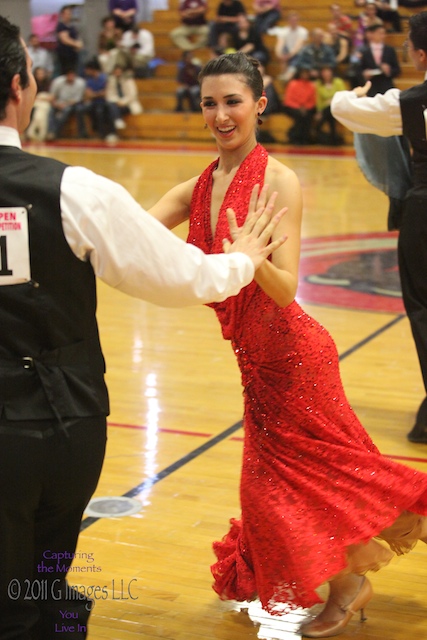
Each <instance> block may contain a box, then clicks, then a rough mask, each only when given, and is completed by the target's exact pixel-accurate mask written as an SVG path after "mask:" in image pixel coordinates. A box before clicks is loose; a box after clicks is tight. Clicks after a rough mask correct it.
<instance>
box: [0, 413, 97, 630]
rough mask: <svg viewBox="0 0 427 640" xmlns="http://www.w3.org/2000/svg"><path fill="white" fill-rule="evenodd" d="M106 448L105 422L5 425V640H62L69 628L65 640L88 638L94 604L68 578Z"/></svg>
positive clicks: (1, 470)
mask: <svg viewBox="0 0 427 640" xmlns="http://www.w3.org/2000/svg"><path fill="white" fill-rule="evenodd" d="M105 444H106V419H105V417H104V416H96V417H90V418H78V419H66V420H64V424H63V428H62V429H61V428H59V425H58V424H57V423H56V421H54V420H51V421H41V420H37V421H25V422H15V421H5V420H0V638H1V640H12V639H13V640H54V639H55V640H58V637H60V636H59V635H58V632H59V631H61V630H62V626H61V625H63V624H65V625H66V626H67V628H68V629H69V631H67V632H66V633H65V635H66V637H67V638H69V639H73V640H74V639H75V640H77V639H78V640H81V639H83V638H85V637H86V627H87V621H88V618H89V613H90V608H91V602H90V601H89V600H87V599H86V598H85V597H81V595H83V596H84V594H81V595H80V596H79V592H77V591H75V590H71V589H70V588H69V587H68V586H67V582H66V574H67V567H68V566H69V565H70V564H71V562H72V558H73V555H74V552H75V549H76V545H77V538H78V535H79V530H80V524H81V519H82V515H83V512H84V509H85V508H86V506H87V503H88V502H89V500H90V498H91V496H92V494H93V493H94V491H95V489H96V485H97V483H98V479H99V475H100V473H101V468H102V463H103V459H104V453H105ZM87 551H89V550H87ZM92 551H93V550H92ZM58 554H66V555H65V557H64V556H58ZM58 557H60V558H63V559H60V560H59V561H58V559H57V558H58ZM61 612H62V613H61ZM64 612H65V614H66V615H65V617H64ZM71 627H72V630H71Z"/></svg>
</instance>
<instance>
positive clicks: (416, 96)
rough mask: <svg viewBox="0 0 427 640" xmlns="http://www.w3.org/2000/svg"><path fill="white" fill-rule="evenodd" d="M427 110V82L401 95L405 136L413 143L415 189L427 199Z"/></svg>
mask: <svg viewBox="0 0 427 640" xmlns="http://www.w3.org/2000/svg"><path fill="white" fill-rule="evenodd" d="M426 109H427V82H424V83H423V84H419V85H416V86H415V87H411V88H410V89H406V91H402V92H401V93H400V111H401V113H402V129H403V135H404V136H406V137H407V138H408V140H409V141H410V143H411V146H412V149H413V154H412V171H413V182H414V188H415V190H416V191H417V192H418V193H423V195H424V197H427V139H426V138H427V136H426V123H425V119H424V111H425V110H426Z"/></svg>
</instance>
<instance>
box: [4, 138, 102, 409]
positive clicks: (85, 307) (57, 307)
mask: <svg viewBox="0 0 427 640" xmlns="http://www.w3.org/2000/svg"><path fill="white" fill-rule="evenodd" d="M65 168H66V165H64V164H62V163H60V162H57V161H56V160H52V159H49V158H42V157H38V156H34V155H31V154H28V153H25V152H24V151H21V150H20V149H17V148H14V147H1V146H0V207H25V208H27V210H28V226H29V255H30V266H31V281H30V282H25V283H21V284H6V285H4V286H0V418H3V419H8V420H33V419H35V420H38V419H47V418H54V417H56V418H66V417H84V416H94V415H107V414H108V410H109V407H108V395H107V389H106V386H105V382H104V373H105V365H104V359H103V356H102V352H101V346H100V343H99V336H98V327H97V322H96V316H95V313H96V282H95V274H94V272H93V269H92V266H91V264H90V263H89V262H82V261H81V260H79V259H78V258H77V257H76V256H75V255H74V254H73V252H72V251H71V249H70V247H69V245H68V243H67V241H66V238H65V236H64V232H63V229H62V222H61V212H60V185H61V179H62V174H63V172H64V170H65ZM1 236H2V227H1V225H0V238H1ZM5 242H6V240H5V238H4V239H3V242H2V244H1V245H0V246H1V249H2V254H1V260H2V263H1V264H0V283H1V280H2V276H1V273H2V271H3V272H4V268H5V266H6V265H5V263H6V260H7V253H6V250H7V247H6V244H5Z"/></svg>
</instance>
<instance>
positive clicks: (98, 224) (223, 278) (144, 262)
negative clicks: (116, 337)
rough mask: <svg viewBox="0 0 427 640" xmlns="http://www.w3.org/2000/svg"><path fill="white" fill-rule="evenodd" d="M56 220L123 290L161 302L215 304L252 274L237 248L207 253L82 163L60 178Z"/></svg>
mask: <svg viewBox="0 0 427 640" xmlns="http://www.w3.org/2000/svg"><path fill="white" fill-rule="evenodd" d="M61 215H62V224H63V229H64V233H65V237H66V239H67V242H68V244H69V245H70V247H71V249H72V251H73V253H74V254H75V255H76V256H77V257H78V258H79V259H80V260H90V262H91V264H92V266H93V269H94V271H95V274H96V275H97V276H98V277H99V278H100V279H101V280H103V281H104V282H106V283H107V284H109V285H111V286H112V287H115V288H117V289H120V290H121V291H123V292H124V293H127V294H129V295H132V296H135V297H138V298H142V299H144V300H147V301H148V302H152V303H154V304H157V305H160V306H164V307H183V306H188V305H193V304H204V303H206V302H220V301H222V300H225V299H226V298H228V297H229V296H232V295H236V294H237V293H239V291H240V290H241V289H242V288H243V287H244V286H246V285H247V284H249V282H251V280H252V279H253V276H254V266H253V262H252V260H251V259H250V258H249V257H248V256H246V255H245V254H243V253H231V254H220V255H205V254H204V253H203V251H201V250H200V249H198V248H197V247H195V246H193V245H190V244H187V243H186V242H184V241H183V240H181V239H180V238H178V237H177V236H176V235H174V234H173V233H172V232H171V231H169V230H168V229H166V227H164V226H163V225H162V224H161V223H160V222H158V220H156V219H155V218H154V217H153V216H151V215H150V214H149V213H148V212H147V211H145V210H144V209H143V208H142V207H141V206H140V205H139V204H138V203H137V202H136V201H135V200H134V199H133V198H132V196H131V195H130V194H129V193H128V192H127V191H126V189H124V188H123V187H121V186H120V185H119V184H117V183H115V182H113V181H111V180H108V179H107V178H104V177H102V176H100V175H98V174H95V173H93V172H92V171H89V170H88V169H85V168H83V167H67V168H66V169H65V171H64V174H63V178H62V183H61Z"/></svg>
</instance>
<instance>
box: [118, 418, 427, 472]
mask: <svg viewBox="0 0 427 640" xmlns="http://www.w3.org/2000/svg"><path fill="white" fill-rule="evenodd" d="M108 426H109V427H119V428H121V429H139V430H141V431H146V430H147V429H148V427H147V426H145V425H140V424H125V423H123V422H109V423H108ZM158 431H159V432H160V433H174V434H175V435H178V436H194V437H196V438H212V433H202V432H201V431H183V430H182V429H164V428H160V429H158ZM229 440H233V441H234V442H243V441H244V438H242V437H240V436H233V437H232V438H229ZM384 455H385V457H386V458H390V459H391V460H404V461H406V462H424V463H427V458H413V457H411V456H394V455H389V454H384Z"/></svg>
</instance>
